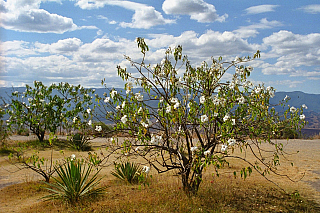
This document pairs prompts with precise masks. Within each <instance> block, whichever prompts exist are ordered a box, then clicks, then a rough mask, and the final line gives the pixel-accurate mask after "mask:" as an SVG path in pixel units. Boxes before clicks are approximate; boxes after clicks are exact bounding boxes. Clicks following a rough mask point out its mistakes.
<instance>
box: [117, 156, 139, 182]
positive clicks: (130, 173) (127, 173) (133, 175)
mask: <svg viewBox="0 0 320 213" xmlns="http://www.w3.org/2000/svg"><path fill="white" fill-rule="evenodd" d="M141 171H142V169H141V167H140V166H139V164H136V163H130V162H129V161H127V162H125V163H115V169H114V171H112V172H111V174H112V175H113V176H115V177H116V178H118V179H120V180H123V181H125V182H128V183H130V184H135V183H138V182H139V176H140V175H141Z"/></svg>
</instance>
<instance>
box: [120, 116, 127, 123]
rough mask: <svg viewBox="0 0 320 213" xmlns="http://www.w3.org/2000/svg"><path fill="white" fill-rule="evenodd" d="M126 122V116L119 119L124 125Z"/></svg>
mask: <svg viewBox="0 0 320 213" xmlns="http://www.w3.org/2000/svg"><path fill="white" fill-rule="evenodd" d="M127 121H128V118H127V115H124V116H123V117H122V118H121V122H122V123H124V124H126V123H127Z"/></svg>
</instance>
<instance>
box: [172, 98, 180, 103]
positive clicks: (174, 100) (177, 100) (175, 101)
mask: <svg viewBox="0 0 320 213" xmlns="http://www.w3.org/2000/svg"><path fill="white" fill-rule="evenodd" d="M170 101H171V103H173V104H175V103H178V102H179V99H178V98H171V100H170Z"/></svg>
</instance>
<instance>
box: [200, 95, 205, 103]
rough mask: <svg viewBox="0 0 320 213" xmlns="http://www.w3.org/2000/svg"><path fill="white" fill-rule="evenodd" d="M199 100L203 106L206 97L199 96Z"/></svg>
mask: <svg viewBox="0 0 320 213" xmlns="http://www.w3.org/2000/svg"><path fill="white" fill-rule="evenodd" d="M199 100H200V103H201V104H204V102H206V97H205V96H201V97H200V99H199Z"/></svg>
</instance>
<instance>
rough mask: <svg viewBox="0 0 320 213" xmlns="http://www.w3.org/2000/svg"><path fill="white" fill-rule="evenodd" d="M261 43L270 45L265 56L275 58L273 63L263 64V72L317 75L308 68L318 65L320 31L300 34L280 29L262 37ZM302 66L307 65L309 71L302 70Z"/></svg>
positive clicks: (269, 73) (319, 58) (319, 57)
mask: <svg viewBox="0 0 320 213" xmlns="http://www.w3.org/2000/svg"><path fill="white" fill-rule="evenodd" d="M263 45H265V46H266V47H271V50H270V51H269V52H267V53H266V54H265V56H266V58H276V59H277V62H276V63H275V64H268V63H266V64H264V66H263V67H262V72H263V73H264V74H268V75H271V74H278V75H279V74H280V75H283V74H289V75H292V76H297V75H299V76H306V75H309V76H311V75H318V72H314V71H310V70H309V69H312V67H313V66H316V67H319V66H320V51H319V46H320V33H311V34H307V35H300V34H294V33H292V32H289V31H285V30H281V31H279V32H277V33H273V34H272V35H270V36H268V37H266V38H264V39H263ZM304 67H309V69H308V70H309V71H302V70H304V69H303V68H304ZM302 73H305V74H302Z"/></svg>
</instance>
